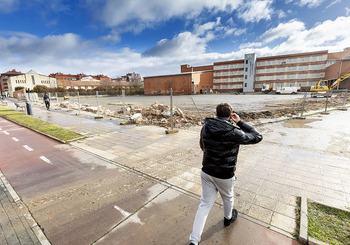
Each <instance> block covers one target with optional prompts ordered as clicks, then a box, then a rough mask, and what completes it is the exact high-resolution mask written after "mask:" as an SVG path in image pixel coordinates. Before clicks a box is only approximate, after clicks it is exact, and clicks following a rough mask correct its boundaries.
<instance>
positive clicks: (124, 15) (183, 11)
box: [86, 0, 243, 28]
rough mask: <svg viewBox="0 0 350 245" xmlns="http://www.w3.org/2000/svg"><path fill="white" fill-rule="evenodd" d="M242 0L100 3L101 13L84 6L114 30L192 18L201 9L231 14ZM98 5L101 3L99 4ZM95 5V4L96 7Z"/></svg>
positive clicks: (92, 4) (89, 0) (91, 3)
mask: <svg viewBox="0 0 350 245" xmlns="http://www.w3.org/2000/svg"><path fill="white" fill-rule="evenodd" d="M242 1H243V0H202V1H197V0H178V1H173V0H162V1H159V0H148V1H143V0H133V1H130V0H119V1H114V0H103V7H102V10H101V8H99V7H98V6H99V5H98V4H97V3H96V2H95V1H93V0H87V1H86V2H87V4H88V6H90V8H92V9H93V10H94V11H96V12H95V13H96V16H98V18H100V19H101V20H102V21H103V22H104V23H105V24H106V26H109V27H118V26H121V25H122V24H126V23H131V24H133V25H134V26H135V27H134V28H137V27H140V26H141V27H142V26H144V25H146V26H149V25H152V24H154V23H157V22H159V21H163V20H168V19H171V18H174V17H183V18H192V17H194V16H197V15H198V14H199V13H201V12H202V11H203V10H204V9H210V10H212V11H217V10H224V11H229V12H232V11H233V10H235V9H237V8H238V6H239V5H240V4H241V3H242ZM100 2H101V1H100ZM100 2H99V4H100Z"/></svg>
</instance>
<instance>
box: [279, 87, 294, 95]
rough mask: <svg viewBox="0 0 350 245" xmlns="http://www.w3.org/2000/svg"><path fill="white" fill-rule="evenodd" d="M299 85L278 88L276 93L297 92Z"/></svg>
mask: <svg viewBox="0 0 350 245" xmlns="http://www.w3.org/2000/svg"><path fill="white" fill-rule="evenodd" d="M298 89H299V87H283V88H280V89H277V90H276V94H296V93H298Z"/></svg>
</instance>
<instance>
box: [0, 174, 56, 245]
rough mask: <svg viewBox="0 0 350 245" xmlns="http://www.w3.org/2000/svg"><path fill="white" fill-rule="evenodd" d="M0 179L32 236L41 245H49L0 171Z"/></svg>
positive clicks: (26, 208)
mask: <svg viewBox="0 0 350 245" xmlns="http://www.w3.org/2000/svg"><path fill="white" fill-rule="evenodd" d="M0 179H1V181H2V182H3V183H4V185H5V188H6V189H7V190H8V192H9V193H10V195H11V197H12V198H13V200H14V202H15V203H16V205H17V206H18V207H19V209H20V210H21V213H22V214H23V216H24V217H25V219H26V220H27V222H28V224H29V226H30V228H31V229H32V231H33V232H34V234H35V235H36V237H37V238H38V240H39V242H40V243H41V244H42V245H51V243H50V241H49V240H48V239H47V237H46V235H45V234H44V232H43V231H42V230H41V228H40V226H39V225H38V223H37V222H36V221H35V219H34V218H33V216H32V214H31V213H30V212H29V209H28V207H27V206H26V205H25V203H24V202H23V201H22V200H21V198H20V197H19V196H18V194H17V192H16V191H15V190H14V189H13V187H12V186H11V184H10V182H9V181H8V180H7V178H6V177H5V175H4V174H3V173H2V171H1V170H0Z"/></svg>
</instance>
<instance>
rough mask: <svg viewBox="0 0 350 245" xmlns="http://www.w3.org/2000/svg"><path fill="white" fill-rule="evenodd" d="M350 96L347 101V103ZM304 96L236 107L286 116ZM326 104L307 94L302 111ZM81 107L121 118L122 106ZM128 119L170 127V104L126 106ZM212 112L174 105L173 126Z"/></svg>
mask: <svg viewBox="0 0 350 245" xmlns="http://www.w3.org/2000/svg"><path fill="white" fill-rule="evenodd" d="M349 99H350V98H349V97H348V100H347V103H349ZM302 103H303V99H300V100H298V101H292V102H291V101H289V102H281V103H276V102H273V103H269V104H266V105H265V107H264V108H262V109H261V110H259V111H239V112H238V114H239V116H240V118H241V119H242V120H244V121H250V122H252V121H256V120H259V119H271V118H280V117H286V116H297V115H300V113H301V108H302ZM343 103H344V95H343V94H338V95H337V96H333V97H331V98H329V99H328V107H329V108H330V107H339V106H341V105H342V104H343ZM60 106H61V107H63V108H67V109H73V110H79V104H78V103H73V104H71V103H69V102H62V103H61V104H60ZM323 108H325V98H323V99H322V98H321V99H320V98H307V100H306V102H305V105H304V112H307V111H313V110H320V109H323ZM80 110H82V111H87V112H92V113H99V114H101V115H105V116H109V117H115V118H119V119H124V110H123V108H121V109H119V110H111V109H108V108H104V107H102V106H99V108H97V106H90V105H88V104H83V105H81V107H80ZM125 115H126V119H127V121H126V122H125V124H129V123H130V124H139V125H158V126H161V127H170V126H171V125H170V123H171V117H170V107H169V106H167V105H163V104H158V103H157V102H155V103H153V104H152V105H151V106H134V107H131V106H128V107H126V108H125ZM214 116H215V112H214V111H211V112H208V111H198V110H181V109H180V108H178V107H174V108H173V126H174V127H176V128H185V127H190V126H193V125H201V124H202V123H203V122H204V119H205V117H214Z"/></svg>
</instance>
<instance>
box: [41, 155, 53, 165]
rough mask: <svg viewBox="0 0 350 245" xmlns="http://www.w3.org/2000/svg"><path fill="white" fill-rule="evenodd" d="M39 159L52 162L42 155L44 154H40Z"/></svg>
mask: <svg viewBox="0 0 350 245" xmlns="http://www.w3.org/2000/svg"><path fill="white" fill-rule="evenodd" d="M40 159H41V160H43V161H44V162H47V163H49V164H52V163H51V161H50V160H49V159H47V158H46V157H44V156H41V157H40Z"/></svg>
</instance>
